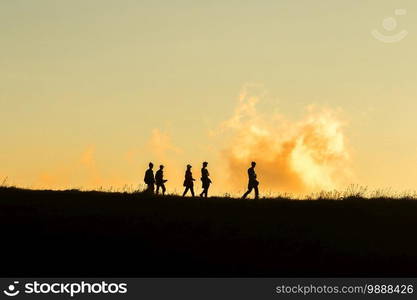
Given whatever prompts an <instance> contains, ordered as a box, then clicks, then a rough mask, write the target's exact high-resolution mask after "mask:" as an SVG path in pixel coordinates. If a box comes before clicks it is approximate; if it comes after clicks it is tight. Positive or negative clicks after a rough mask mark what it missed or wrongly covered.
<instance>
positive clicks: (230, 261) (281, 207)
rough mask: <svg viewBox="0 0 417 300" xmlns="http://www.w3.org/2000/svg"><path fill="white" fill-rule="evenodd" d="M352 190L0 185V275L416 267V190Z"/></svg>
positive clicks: (352, 272)
mask: <svg viewBox="0 0 417 300" xmlns="http://www.w3.org/2000/svg"><path fill="white" fill-rule="evenodd" d="M350 189H351V190H350V191H349V190H347V191H344V192H326V193H325V192H322V193H317V194H312V195H309V196H307V197H306V198H305V199H304V200H299V201H293V200H291V199H288V198H285V197H277V198H271V199H260V200H258V201H254V200H241V199H235V198H232V197H227V198H219V197H213V198H209V199H204V200H203V199H199V198H182V197H179V196H172V195H171V196H166V197H154V196H149V195H146V194H144V193H131V192H103V191H78V190H67V191H36V190H25V189H18V188H15V187H1V188H0V228H1V229H0V231H1V232H0V233H1V236H2V239H3V241H4V247H3V255H4V257H5V258H7V259H5V260H4V263H3V264H2V268H1V270H2V274H1V275H3V276H6V277H15V276H29V277H32V276H42V277H49V276H50V277H56V276H65V277H71V276H75V277H77V276H93V277H94V276H97V277H105V276H114V277H124V276H135V277H140V276H157V277H159V276H227V277H229V276H238V277H246V276H268V277H270V276H272V277H290V276H297V277H299V276H304V277H310V276H328V277H332V276H354V277H364V276H365V277H366V276H372V277H378V276H392V277H396V276H414V277H415V276H416V275H417V242H416V239H415V229H416V228H417V201H416V200H415V196H414V195H413V194H402V195H400V194H398V195H396V196H395V197H393V198H389V197H388V196H386V195H385V194H383V193H382V192H379V193H376V192H368V191H367V190H366V189H363V188H360V189H357V187H351V188H350ZM312 199H315V200H316V201H310V200H312Z"/></svg>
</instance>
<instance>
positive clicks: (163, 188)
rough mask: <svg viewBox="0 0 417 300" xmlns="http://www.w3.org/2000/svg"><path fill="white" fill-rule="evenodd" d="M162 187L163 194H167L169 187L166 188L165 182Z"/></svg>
mask: <svg viewBox="0 0 417 300" xmlns="http://www.w3.org/2000/svg"><path fill="white" fill-rule="evenodd" d="M161 188H162V195H165V191H166V190H167V189H166V187H165V184H164V183H163V184H162V185H161Z"/></svg>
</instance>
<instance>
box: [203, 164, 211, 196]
mask: <svg viewBox="0 0 417 300" xmlns="http://www.w3.org/2000/svg"><path fill="white" fill-rule="evenodd" d="M207 165H208V162H206V161H205V162H203V168H201V183H202V185H203V191H202V192H201V194H200V197H203V196H204V197H205V198H207V196H208V189H209V187H210V184H211V180H210V178H209V176H210V174H209V171H208V170H207Z"/></svg>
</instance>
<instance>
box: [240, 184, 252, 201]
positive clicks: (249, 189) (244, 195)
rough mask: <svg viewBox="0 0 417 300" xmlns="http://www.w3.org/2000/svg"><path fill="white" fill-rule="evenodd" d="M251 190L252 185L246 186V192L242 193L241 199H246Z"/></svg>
mask: <svg viewBox="0 0 417 300" xmlns="http://www.w3.org/2000/svg"><path fill="white" fill-rule="evenodd" d="M251 192H252V187H248V190H247V191H246V193H244V194H243V196H242V199H246V197H247V196H248V195H249V194H250V193H251Z"/></svg>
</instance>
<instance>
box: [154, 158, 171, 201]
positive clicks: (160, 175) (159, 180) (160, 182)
mask: <svg viewBox="0 0 417 300" xmlns="http://www.w3.org/2000/svg"><path fill="white" fill-rule="evenodd" d="M167 181H168V180H165V179H164V166H163V165H160V166H159V170H158V171H156V173H155V183H156V194H157V195H158V194H159V188H161V189H162V195H165V191H166V188H165V182H167Z"/></svg>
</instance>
